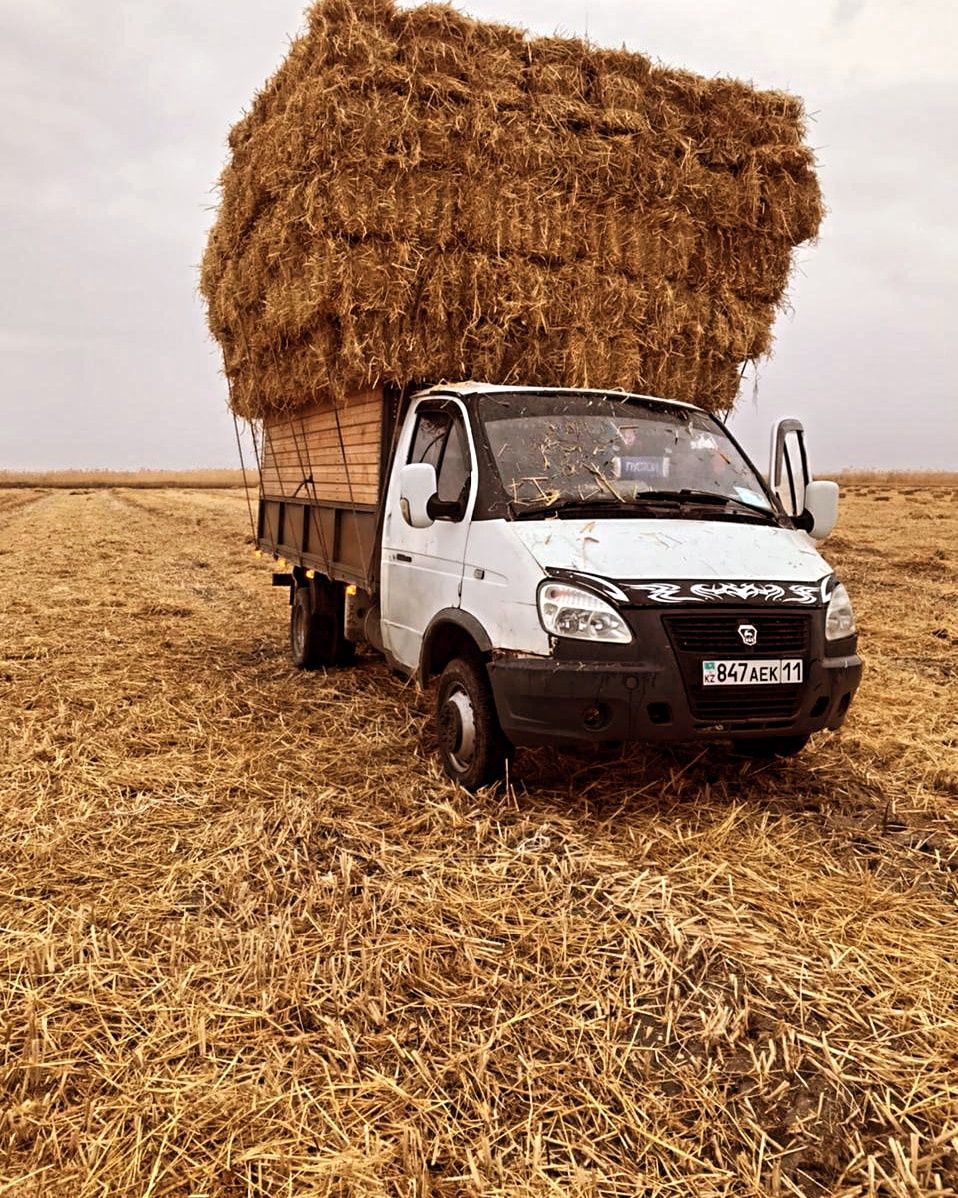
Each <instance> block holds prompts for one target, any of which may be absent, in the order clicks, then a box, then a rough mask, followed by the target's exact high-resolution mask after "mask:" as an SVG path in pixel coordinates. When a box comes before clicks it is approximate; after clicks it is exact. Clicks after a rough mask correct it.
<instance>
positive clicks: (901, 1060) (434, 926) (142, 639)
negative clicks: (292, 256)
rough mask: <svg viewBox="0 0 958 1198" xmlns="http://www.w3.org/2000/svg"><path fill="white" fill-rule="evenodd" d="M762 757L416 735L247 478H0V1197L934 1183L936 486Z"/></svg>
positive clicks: (944, 1172) (394, 683)
mask: <svg viewBox="0 0 958 1198" xmlns="http://www.w3.org/2000/svg"><path fill="white" fill-rule="evenodd" d="M843 503H844V507H843V512H842V517H841V521H840V524H839V529H838V531H837V532H836V533H835V534H834V535H833V536H832V537H831V538H830V540H829V542H828V543H827V545H826V549H825V553H826V556H828V558H829V560H830V561H831V563H832V564H833V565H834V566H835V568H836V570H837V571H838V573H839V576H840V577H841V578H842V580H843V581H844V582H845V583H846V585H847V587H848V589H849V591H850V593H851V595H852V598H853V601H854V603H855V606H856V612H857V615H858V620H859V627H860V634H861V642H862V654H863V656H864V657H865V659H866V674H865V680H864V683H863V686H862V689H861V691H860V693H859V696H858V699H857V701H856V703H855V704H854V705H853V708H852V710H851V713H850V716H849V720H848V723H847V725H846V727H845V729H843V730H842V732H841V733H840V734H837V735H823V736H821V737H819V738H816V740H815V741H814V742H813V744H812V746H811V747H810V748H809V750H808V751H807V752H806V753H805V754H804V755H802V756H801V757H800V758H797V759H795V760H792V761H788V762H784V763H773V764H765V765H757V764H750V763H744V762H741V761H737V760H734V759H733V758H732V757H731V756H730V755H728V754H726V753H724V752H723V751H722V750H712V751H702V750H695V749H689V748H680V749H675V750H672V751H668V752H663V751H658V750H644V749H641V748H636V747H632V748H630V749H628V750H627V751H625V752H624V753H622V754H620V755H618V756H616V757H612V756H607V757H605V758H602V759H595V758H593V759H587V758H582V757H578V756H566V755H556V754H552V753H545V752H539V753H523V754H520V756H519V758H518V760H517V762H516V768H515V771H514V775H513V778H512V785H511V788H510V789H509V790H508V791H507V792H505V793H496V794H482V795H479V796H478V797H472V796H468V795H465V794H463V793H458V792H456V791H455V789H454V788H452V787H451V786H450V785H449V784H448V783H447V782H446V781H445V780H444V778H443V777H442V776H441V774H440V772H439V770H438V768H437V764H436V761H435V759H434V756H433V754H432V751H431V738H432V729H431V721H430V719H429V711H430V706H429V701H428V697H424V696H421V695H418V694H417V693H416V692H415V690H414V689H412V688H411V687H409V686H407V685H404V684H403V683H402V682H401V681H400V680H398V679H397V678H395V677H394V676H392V675H391V674H390V673H389V672H388V670H387V669H386V668H385V666H384V665H383V664H382V663H381V662H380V661H379V660H378V659H376V658H375V657H372V656H369V657H362V658H360V661H359V663H358V664H357V666H356V667H355V668H353V669H351V670H349V671H344V672H335V673H329V674H328V675H327V674H323V673H319V674H313V675H303V674H299V673H297V672H296V671H295V670H293V669H292V668H291V667H290V665H289V664H288V661H287V657H286V618H287V608H286V599H285V592H283V591H278V590H274V589H272V588H271V587H270V585H269V565H268V564H267V563H264V562H261V561H256V560H254V558H253V555H252V548H251V540H250V528H249V518H248V514H247V508H246V502H245V497H244V495H243V494H242V493H241V492H239V491H229V490H226V491H215V492H214V491H199V490H152V491H134V490H123V489H107V490H92V491H87V490H83V489H78V490H75V491H66V490H59V491H44V490H30V489H19V490H15V491H14V490H9V491H4V490H0V612H2V624H0V846H2V847H0V971H2V986H0V1195H15V1196H17V1198H32V1196H41V1195H56V1196H57V1198H59V1196H61V1195H62V1196H63V1198H93V1196H95V1195H96V1196H100V1195H107V1194H109V1195H126V1194H131V1195H132V1194H136V1195H154V1196H158V1195H176V1196H177V1198H179V1196H183V1198H186V1196H187V1195H190V1196H192V1198H201V1196H203V1195H206V1196H209V1198H214V1196H215V1198H220V1196H230V1198H232V1196H234V1195H235V1196H240V1195H251V1196H252V1195H255V1196H266V1195H269V1196H270V1198H272V1196H273V1195H307V1194H308V1195H313V1194H331V1195H332V1194H335V1195H350V1196H352V1195H356V1196H359V1195H362V1196H364V1198H365V1196H366V1195H408V1196H419V1195H449V1196H451V1195H489V1196H490V1198H491V1196H493V1195H496V1196H498V1195H567V1194H568V1195H582V1196H583V1198H585V1196H592V1198H598V1196H602V1198H606V1196H612V1195H615V1196H619V1195H622V1196H626V1195H638V1194H643V1195H650V1196H651V1195H673V1196H675V1198H680V1196H683V1195H689V1194H694V1195H695V1196H696V1198H708V1196H711V1195H716V1196H717V1195H779V1194H783V1195H784V1194H798V1195H818V1194H829V1195H846V1196H848V1198H851V1196H852V1195H894V1196H899V1195H900V1196H901V1198H915V1196H916V1195H924V1194H929V1195H930V1194H939V1195H941V1194H945V1195H955V1194H958V917H956V901H958V822H956V814H958V813H956V805H958V714H956V709H958V487H949V486H947V485H941V486H938V487H934V488H931V487H924V488H922V487H916V488H899V489H897V490H896V489H891V488H887V487H879V486H875V487H868V486H858V487H855V488H852V489H850V491H849V493H848V494H846V496H845V498H844V501H843Z"/></svg>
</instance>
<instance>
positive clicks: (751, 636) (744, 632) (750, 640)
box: [738, 624, 758, 646]
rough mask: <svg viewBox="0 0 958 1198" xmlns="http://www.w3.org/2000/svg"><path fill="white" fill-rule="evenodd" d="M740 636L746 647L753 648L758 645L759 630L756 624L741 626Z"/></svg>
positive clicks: (739, 629)
mask: <svg viewBox="0 0 958 1198" xmlns="http://www.w3.org/2000/svg"><path fill="white" fill-rule="evenodd" d="M738 634H739V636H740V637H741V638H742V643H743V644H744V645H749V646H751V645H755V644H757V643H758V629H757V628H756V627H755V625H754V624H739V626H738Z"/></svg>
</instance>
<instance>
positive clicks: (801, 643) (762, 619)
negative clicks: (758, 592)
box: [663, 612, 810, 658]
mask: <svg viewBox="0 0 958 1198" xmlns="http://www.w3.org/2000/svg"><path fill="white" fill-rule="evenodd" d="M663 618H664V620H665V627H666V629H667V631H668V634H669V636H670V637H671V638H672V644H673V645H674V647H675V648H676V649H677V650H678V651H679V652H680V653H699V654H701V655H702V656H703V657H734V658H739V657H779V656H785V655H786V654H791V655H795V654H798V655H801V654H803V653H806V652H807V651H808V635H809V623H810V617H809V616H808V614H807V613H806V612H775V613H771V612H758V613H755V614H752V613H734V612H732V613H729V612H712V613H709V614H708V615H705V614H704V613H703V614H702V615H699V614H698V613H696V614H695V615H681V616H665V617H663ZM740 624H751V625H752V627H753V628H754V629H755V631H756V633H757V634H758V635H757V639H756V642H755V644H754V645H753V646H752V647H751V648H748V647H747V646H746V645H745V644H743V643H742V638H741V637H740V636H739V633H738V628H739V625H740Z"/></svg>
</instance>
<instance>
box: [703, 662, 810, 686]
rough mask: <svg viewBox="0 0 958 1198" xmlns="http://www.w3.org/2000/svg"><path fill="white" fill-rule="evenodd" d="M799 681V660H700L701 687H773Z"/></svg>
mask: <svg viewBox="0 0 958 1198" xmlns="http://www.w3.org/2000/svg"><path fill="white" fill-rule="evenodd" d="M801 681H802V659H801V658H800V657H784V658H778V657H775V658H771V657H770V658H765V659H762V660H759V659H757V658H751V659H748V660H743V661H727V660H726V661H703V662H702V685H703V686H775V685H779V686H781V685H787V684H789V683H794V682H801Z"/></svg>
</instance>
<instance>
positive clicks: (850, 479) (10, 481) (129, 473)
mask: <svg viewBox="0 0 958 1198" xmlns="http://www.w3.org/2000/svg"><path fill="white" fill-rule="evenodd" d="M828 477H834V478H835V479H836V480H837V481H838V482H840V483H841V484H842V485H843V486H852V487H856V488H861V487H866V488H868V487H944V488H945V489H948V488H952V487H956V486H958V473H947V472H944V471H934V470H925V471H921V470H897V471H896V470H843V471H842V472H841V473H839V474H835V475H829V476H828ZM244 481H246V482H247V483H248V485H249V486H250V487H255V486H256V473H255V471H252V470H249V469H248V470H247V473H246V479H245V480H244V478H243V472H242V470H0V490H2V489H3V488H5V487H26V488H33V487H44V488H47V487H50V488H60V487H65V488H96V489H99V488H102V487H137V488H141V487H145V488H148V489H164V488H165V489H172V488H177V489H178V488H183V487H186V488H188V489H191V490H206V489H212V488H230V487H242V486H243V483H244Z"/></svg>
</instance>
